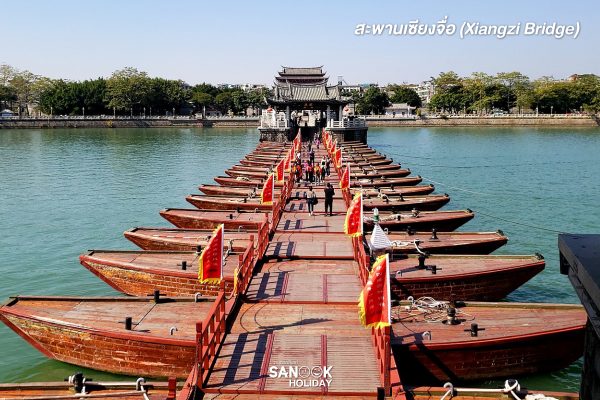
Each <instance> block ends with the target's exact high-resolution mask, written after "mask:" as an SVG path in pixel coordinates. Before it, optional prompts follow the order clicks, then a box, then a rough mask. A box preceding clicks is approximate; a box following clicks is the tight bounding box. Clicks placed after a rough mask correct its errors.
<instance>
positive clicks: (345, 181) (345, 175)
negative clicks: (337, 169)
mask: <svg viewBox="0 0 600 400" xmlns="http://www.w3.org/2000/svg"><path fill="white" fill-rule="evenodd" d="M340 188H341V189H342V190H343V189H348V188H350V164H347V165H346V168H344V171H342V179H340Z"/></svg>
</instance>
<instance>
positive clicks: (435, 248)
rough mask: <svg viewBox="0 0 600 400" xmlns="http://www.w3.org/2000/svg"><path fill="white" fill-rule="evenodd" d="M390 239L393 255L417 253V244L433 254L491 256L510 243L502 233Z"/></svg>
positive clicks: (427, 234)
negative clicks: (493, 252)
mask: <svg viewBox="0 0 600 400" xmlns="http://www.w3.org/2000/svg"><path fill="white" fill-rule="evenodd" d="M388 238H389V239H390V240H391V241H392V243H393V244H394V246H393V247H392V248H391V254H393V255H402V254H415V253H417V249H416V247H415V243H417V244H418V246H419V249H421V251H425V252H428V253H431V254H489V253H491V252H492V251H494V250H496V249H498V248H500V247H502V246H504V245H505V244H506V243H507V242H508V237H506V236H505V235H504V233H503V232H502V231H497V232H437V233H436V235H435V237H434V236H433V235H432V233H431V232H412V231H411V232H390V233H389V234H388ZM367 240H370V235H368V236H367Z"/></svg>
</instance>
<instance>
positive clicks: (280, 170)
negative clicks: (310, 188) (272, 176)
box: [275, 158, 287, 182]
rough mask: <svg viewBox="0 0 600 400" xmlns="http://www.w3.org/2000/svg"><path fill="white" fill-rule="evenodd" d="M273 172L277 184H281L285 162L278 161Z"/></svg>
mask: <svg viewBox="0 0 600 400" xmlns="http://www.w3.org/2000/svg"><path fill="white" fill-rule="evenodd" d="M286 159H287V158H286ZM275 172H276V173H277V181H278V182H282V181H283V178H284V176H285V174H284V172H285V160H281V161H279V164H277V168H275Z"/></svg>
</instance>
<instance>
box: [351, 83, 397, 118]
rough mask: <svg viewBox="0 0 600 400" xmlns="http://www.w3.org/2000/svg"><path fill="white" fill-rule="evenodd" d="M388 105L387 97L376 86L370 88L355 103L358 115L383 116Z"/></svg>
mask: <svg viewBox="0 0 600 400" xmlns="http://www.w3.org/2000/svg"><path fill="white" fill-rule="evenodd" d="M389 105H390V99H389V97H388V95H387V94H386V93H385V92H384V91H382V90H381V89H380V88H378V87H376V86H371V87H370V88H368V89H367V90H365V92H364V93H363V95H362V96H361V97H360V99H358V101H357V103H356V107H357V111H358V113H359V114H383V112H384V109H385V107H387V106H389Z"/></svg>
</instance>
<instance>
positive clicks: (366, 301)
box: [358, 254, 392, 328]
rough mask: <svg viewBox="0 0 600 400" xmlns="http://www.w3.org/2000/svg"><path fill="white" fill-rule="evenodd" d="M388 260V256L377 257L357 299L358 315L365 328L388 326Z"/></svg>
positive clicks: (389, 319)
mask: <svg viewBox="0 0 600 400" xmlns="http://www.w3.org/2000/svg"><path fill="white" fill-rule="evenodd" d="M390 299H391V297H390V259H389V255H388V254H384V255H382V256H379V257H377V260H375V263H374V264H373V267H372V268H371V273H370V274H369V279H367V284H366V285H365V287H364V289H363V290H362V292H361V293H360V297H359V298H358V315H359V317H360V322H361V323H362V324H363V325H364V326H365V327H366V328H383V327H386V326H390V325H391V323H392V318H391V308H392V307H391V304H390Z"/></svg>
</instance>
